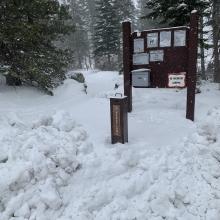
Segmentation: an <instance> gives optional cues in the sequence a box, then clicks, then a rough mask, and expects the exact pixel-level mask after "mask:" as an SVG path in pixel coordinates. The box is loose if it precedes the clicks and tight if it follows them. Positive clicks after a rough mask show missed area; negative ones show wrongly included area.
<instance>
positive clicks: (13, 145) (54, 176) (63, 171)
mask: <svg viewBox="0 0 220 220" xmlns="http://www.w3.org/2000/svg"><path fill="white" fill-rule="evenodd" d="M84 74H85V76H86V83H87V85H88V95H86V94H85V93H84V92H83V86H82V85H81V84H78V83H76V82H75V81H73V80H70V79H68V80H66V81H65V83H64V84H63V85H62V86H60V87H59V88H57V89H56V90H55V91H54V93H55V96H54V97H49V96H47V95H44V94H41V93H39V92H38V91H36V90H34V89H30V88H7V87H5V86H4V85H3V84H2V85H0V141H1V150H0V174H1V178H0V219H1V220H27V219H30V220H51V219H56V220H73V219H74V220H110V219H111V220H145V219H146V220H162V219H168V220H197V219H198V220H219V219H220V104H219V96H220V91H218V90H217V86H216V85H214V84H212V85H211V84H208V83H206V84H204V85H203V87H202V93H201V94H198V95H197V99H196V100H197V103H196V122H195V123H192V122H191V121H188V120H186V119H185V102H186V100H185V98H186V91H185V90H169V89H134V91H133V98H134V103H133V107H134V110H133V112H132V113H130V114H129V143H128V144H126V145H121V144H116V145H111V144H110V112H109V99H108V97H109V96H111V95H113V94H114V93H115V92H120V91H123V88H122V77H121V76H118V74H117V73H116V72H92V71H88V72H84ZM115 83H118V84H120V87H119V89H118V90H117V91H116V90H114V85H115ZM80 124H81V125H80Z"/></svg>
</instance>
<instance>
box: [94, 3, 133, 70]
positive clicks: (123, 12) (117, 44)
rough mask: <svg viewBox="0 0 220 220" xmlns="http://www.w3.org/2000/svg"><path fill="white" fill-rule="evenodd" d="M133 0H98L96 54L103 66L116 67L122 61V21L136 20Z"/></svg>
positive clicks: (95, 29) (95, 37)
mask: <svg viewBox="0 0 220 220" xmlns="http://www.w3.org/2000/svg"><path fill="white" fill-rule="evenodd" d="M134 13H135V6H134V3H133V1H132V0H121V1H118V0H103V1H102V0H96V17H95V26H94V35H93V36H94V37H93V41H94V54H95V57H96V61H97V60H98V62H99V64H100V65H99V66H98V67H100V66H101V68H107V69H116V68H118V67H119V66H120V63H121V50H122V47H121V45H122V30H121V23H122V22H123V21H124V20H127V19H130V20H131V21H135V15H134ZM96 64H97V62H96Z"/></svg>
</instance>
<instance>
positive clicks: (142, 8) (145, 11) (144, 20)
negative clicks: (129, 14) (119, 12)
mask: <svg viewBox="0 0 220 220" xmlns="http://www.w3.org/2000/svg"><path fill="white" fill-rule="evenodd" d="M137 7H138V22H137V23H138V29H139V30H146V29H151V28H155V27H165V26H166V25H167V24H160V19H159V18H157V19H155V18H151V17H146V15H149V14H150V12H151V10H150V9H149V8H147V7H146V0H138V6H137Z"/></svg>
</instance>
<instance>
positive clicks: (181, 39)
mask: <svg viewBox="0 0 220 220" xmlns="http://www.w3.org/2000/svg"><path fill="white" fill-rule="evenodd" d="M122 27H123V66H124V95H125V96H127V97H128V112H131V111H132V85H133V86H134V87H151V88H155V87H159V88H184V87H187V110H186V118H187V119H190V120H192V121H193V120H194V109H195V89H196V66H197V45H198V14H197V12H196V11H193V12H192V13H191V18H190V26H189V27H187V26H183V27H172V28H162V29H152V30H145V31H142V32H140V33H138V32H134V33H131V23H130V22H124V23H123V26H122Z"/></svg>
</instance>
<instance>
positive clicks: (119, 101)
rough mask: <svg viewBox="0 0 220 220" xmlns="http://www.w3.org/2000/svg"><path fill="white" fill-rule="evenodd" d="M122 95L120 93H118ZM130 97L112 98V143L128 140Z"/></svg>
mask: <svg viewBox="0 0 220 220" xmlns="http://www.w3.org/2000/svg"><path fill="white" fill-rule="evenodd" d="M116 95H120V94H116ZM127 109H128V97H126V96H122V94H121V97H120V96H115V97H112V98H110V111H111V140H112V144H115V143H118V142H119V143H122V144H124V143H126V142H128V111H127Z"/></svg>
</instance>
